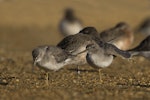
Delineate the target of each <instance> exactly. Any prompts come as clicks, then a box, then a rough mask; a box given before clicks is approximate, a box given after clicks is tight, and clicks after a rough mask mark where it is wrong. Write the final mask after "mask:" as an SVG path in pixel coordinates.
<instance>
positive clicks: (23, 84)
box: [0, 0, 150, 100]
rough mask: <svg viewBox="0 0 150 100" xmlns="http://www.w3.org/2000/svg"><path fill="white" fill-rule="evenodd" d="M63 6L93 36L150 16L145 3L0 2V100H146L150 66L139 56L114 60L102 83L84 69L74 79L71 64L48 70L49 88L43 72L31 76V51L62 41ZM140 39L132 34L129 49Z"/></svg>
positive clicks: (129, 0)
mask: <svg viewBox="0 0 150 100" xmlns="http://www.w3.org/2000/svg"><path fill="white" fill-rule="evenodd" d="M66 7H73V8H74V9H75V11H76V14H77V16H78V17H80V18H81V19H82V21H83V22H84V25H85V26H94V27H96V28H97V30H98V31H99V32H100V31H102V30H104V29H107V28H110V27H112V26H114V25H115V24H116V23H118V22H120V21H125V22H127V23H129V24H130V25H131V27H132V28H133V29H135V28H136V27H137V26H138V25H139V23H140V22H141V21H142V20H144V19H145V18H146V17H148V16H150V1H149V0H142V1H140V0H109V1H106V0H82V1H81V0H70V1H69V0H61V1H57V0H55V1H54V0H0V100H20V99H21V100H34V99H36V100H43V99H44V100H48V99H49V100H62V99H63V100H79V99H86V100H92V99H93V100H102V99H103V100H104V99H105V100H112V99H114V100H117V99H118V100H150V68H149V67H150V62H149V61H148V60H146V59H144V58H142V57H136V58H135V59H133V60H126V59H120V58H116V59H115V60H114V61H113V63H112V64H111V66H110V67H108V68H106V69H103V70H102V78H103V82H102V83H100V82H99V74H98V71H97V70H95V69H93V68H91V67H90V66H89V65H85V66H81V67H80V69H81V74H80V75H77V73H76V66H66V67H64V68H63V69H62V70H60V71H58V72H50V80H49V86H46V85H45V72H44V71H42V70H41V69H38V68H37V69H36V70H35V72H34V73H32V71H31V69H32V57H31V51H32V49H33V48H35V47H36V46H38V45H44V44H53V45H56V44H57V43H58V42H59V41H60V40H61V39H62V38H63V36H62V35H61V34H60V33H59V30H58V23H59V21H60V19H61V18H62V14H63V10H64V8H66ZM143 38H144V36H143V35H141V34H140V33H135V42H134V44H133V46H132V47H134V46H135V45H137V44H138V43H139V42H140V41H141V40H142V39H143Z"/></svg>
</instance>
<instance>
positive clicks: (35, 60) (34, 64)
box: [32, 59, 37, 73]
mask: <svg viewBox="0 0 150 100" xmlns="http://www.w3.org/2000/svg"><path fill="white" fill-rule="evenodd" d="M36 63H37V59H34V61H33V66H32V73H34V67H35V66H36Z"/></svg>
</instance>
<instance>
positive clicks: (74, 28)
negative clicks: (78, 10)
mask: <svg viewBox="0 0 150 100" xmlns="http://www.w3.org/2000/svg"><path fill="white" fill-rule="evenodd" d="M82 28H83V27H82V22H81V20H80V19H78V18H77V17H76V16H75V14H74V10H73V9H72V8H67V9H65V11H64V17H63V18H62V20H61V21H60V23H59V30H60V32H61V33H62V34H63V35H64V36H68V35H73V34H76V33H79V31H80V30H82Z"/></svg>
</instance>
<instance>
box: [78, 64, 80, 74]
mask: <svg viewBox="0 0 150 100" xmlns="http://www.w3.org/2000/svg"><path fill="white" fill-rule="evenodd" d="M77 73H78V75H79V74H80V70H79V65H77Z"/></svg>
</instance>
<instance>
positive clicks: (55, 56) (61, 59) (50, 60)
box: [32, 46, 72, 71]
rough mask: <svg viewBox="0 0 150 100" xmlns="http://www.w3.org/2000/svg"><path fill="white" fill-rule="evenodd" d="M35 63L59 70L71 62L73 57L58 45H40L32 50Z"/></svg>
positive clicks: (45, 67)
mask: <svg viewBox="0 0 150 100" xmlns="http://www.w3.org/2000/svg"><path fill="white" fill-rule="evenodd" d="M32 56H33V61H34V64H37V65H38V66H39V67H42V68H44V69H48V70H54V71H57V70H59V69H60V68H62V67H63V66H65V65H67V64H70V61H71V59H72V57H71V56H70V55H68V54H67V53H66V52H65V51H63V50H62V49H61V48H59V47H56V46H39V47H37V48H35V49H34V50H33V51H32Z"/></svg>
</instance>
